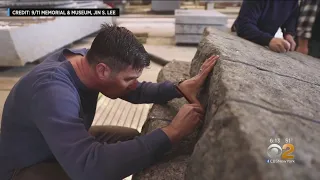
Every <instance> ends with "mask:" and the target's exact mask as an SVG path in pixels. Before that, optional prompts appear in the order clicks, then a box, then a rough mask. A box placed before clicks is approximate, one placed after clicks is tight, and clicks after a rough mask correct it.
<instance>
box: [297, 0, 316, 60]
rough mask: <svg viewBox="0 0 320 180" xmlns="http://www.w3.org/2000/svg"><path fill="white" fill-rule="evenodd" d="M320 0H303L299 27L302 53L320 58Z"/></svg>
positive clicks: (298, 34) (299, 50)
mask: <svg viewBox="0 0 320 180" xmlns="http://www.w3.org/2000/svg"><path fill="white" fill-rule="evenodd" d="M319 6H320V0H308V1H303V2H302V3H301V7H300V16H299V20H298V27H297V37H298V47H297V50H296V51H298V52H300V53H303V54H308V55H310V56H313V57H317V58H320V12H319V9H320V8H319Z"/></svg>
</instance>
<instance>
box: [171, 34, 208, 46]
mask: <svg viewBox="0 0 320 180" xmlns="http://www.w3.org/2000/svg"><path fill="white" fill-rule="evenodd" d="M201 38H202V35H195V34H192V35H190V34H186V35H185V34H177V35H176V36H175V42H176V44H179V43H181V44H183V43H186V44H188V43H190V44H198V43H199V42H200V41H201Z"/></svg>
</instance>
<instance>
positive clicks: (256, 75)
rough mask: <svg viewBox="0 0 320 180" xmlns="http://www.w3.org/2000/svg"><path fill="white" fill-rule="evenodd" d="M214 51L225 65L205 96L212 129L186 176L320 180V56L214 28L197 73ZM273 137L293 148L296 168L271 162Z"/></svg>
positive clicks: (206, 132) (195, 67) (194, 69)
mask: <svg viewBox="0 0 320 180" xmlns="http://www.w3.org/2000/svg"><path fill="white" fill-rule="evenodd" d="M212 54H219V55H220V61H219V62H218V63H217V64H216V66H215V67H214V71H213V73H212V75H211V76H210V77H209V78H208V80H207V84H206V86H205V87H204V91H203V92H202V93H201V95H200V99H201V101H202V103H203V104H206V105H207V106H206V107H207V109H206V111H207V113H206V117H205V122H206V125H205V126H204V127H203V129H202V135H201V137H200V139H199V140H198V142H197V144H196V146H195V148H194V151H193V154H192V156H191V159H190V162H189V163H188V168H187V171H186V176H185V179H187V180H191V179H201V180H212V179H220V180H229V179H230V180H232V179H254V180H255V179H259V180H269V179H274V180H283V179H290V180H292V179H296V180H301V179H314V180H316V179H320V171H319V169H320V151H319V149H320V131H319V130H320V124H319V123H320V121H319V120H320V111H319V109H320V71H319V69H320V61H319V59H315V58H312V57H309V56H305V55H301V54H299V53H296V52H290V53H287V54H278V53H274V52H271V51H270V50H268V49H267V48H265V47H262V46H259V45H256V44H253V43H251V42H248V41H246V40H244V39H241V38H239V37H235V36H233V35H231V34H228V33H225V32H221V31H218V30H214V29H206V30H205V32H204V38H203V39H202V42H201V43H200V44H199V47H198V51H197V53H196V55H195V57H194V59H193V60H192V64H191V67H192V68H191V70H190V74H191V76H194V75H195V74H196V73H197V72H198V70H199V68H200V66H201V64H202V63H203V62H204V61H205V59H207V58H208V57H209V56H210V55H212ZM275 138H279V139H275ZM270 139H271V142H275V141H278V140H280V143H279V145H280V146H281V147H282V145H283V144H285V143H291V144H293V145H294V147H295V149H294V151H293V153H292V155H294V161H295V163H288V162H292V161H288V162H287V163H267V160H270V157H269V156H268V154H267V148H268V146H269V145H270V144H271V143H270ZM289 140H290V142H289ZM286 141H288V142H286ZM285 151H286V150H283V152H285ZM271 162H275V161H271Z"/></svg>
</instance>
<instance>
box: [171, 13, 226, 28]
mask: <svg viewBox="0 0 320 180" xmlns="http://www.w3.org/2000/svg"><path fill="white" fill-rule="evenodd" d="M175 18H176V24H204V25H208V24H210V25H226V24H227V23H228V17H227V16H226V15H224V14H222V13H220V12H218V11H216V10H198V9H195V10H184V9H177V10H175Z"/></svg>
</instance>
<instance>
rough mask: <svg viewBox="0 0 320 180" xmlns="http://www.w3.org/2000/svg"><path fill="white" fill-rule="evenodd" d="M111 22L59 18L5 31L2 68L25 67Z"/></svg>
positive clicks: (2, 33)
mask: <svg viewBox="0 0 320 180" xmlns="http://www.w3.org/2000/svg"><path fill="white" fill-rule="evenodd" d="M111 22H112V17H95V18H91V17H58V18H55V20H53V21H47V22H43V23H39V24H31V25H28V26H21V27H10V26H9V27H7V28H1V29H0V42H1V49H0V54H1V58H0V66H23V65H25V64H26V63H27V62H33V61H35V60H38V59H39V58H42V57H44V56H45V55H47V54H49V53H52V52H54V51H55V50H58V49H60V48H61V47H64V46H66V45H68V44H70V43H73V42H74V41H76V40H79V39H81V38H83V37H86V36H88V35H90V34H92V33H95V32H97V31H98V30H99V29H100V26H101V24H102V23H111ZM57 28H58V29H57ZM35 47H36V48H35Z"/></svg>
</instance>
